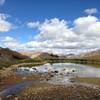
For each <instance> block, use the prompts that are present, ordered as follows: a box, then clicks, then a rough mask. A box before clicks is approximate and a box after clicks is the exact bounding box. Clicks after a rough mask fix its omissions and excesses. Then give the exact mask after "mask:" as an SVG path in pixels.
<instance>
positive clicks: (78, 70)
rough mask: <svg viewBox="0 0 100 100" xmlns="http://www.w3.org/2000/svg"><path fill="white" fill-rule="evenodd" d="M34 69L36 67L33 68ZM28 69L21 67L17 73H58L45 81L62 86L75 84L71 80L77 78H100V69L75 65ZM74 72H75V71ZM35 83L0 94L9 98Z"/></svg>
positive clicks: (44, 66) (15, 86)
mask: <svg viewBox="0 0 100 100" xmlns="http://www.w3.org/2000/svg"><path fill="white" fill-rule="evenodd" d="M32 68H33V69H34V67H32ZM32 68H28V67H20V68H18V69H17V70H16V72H17V73H20V74H30V73H31V74H32V73H48V72H49V71H58V72H57V73H54V75H53V77H51V78H50V79H49V80H48V81H43V82H47V83H51V84H61V85H70V84H73V82H72V81H71V78H74V77H76V76H78V77H94V78H95V77H98V78H100V68H94V67H91V66H85V65H81V64H73V63H55V64H53V65H50V64H45V65H42V66H36V67H35V68H36V69H37V70H33V69H32ZM64 69H67V71H68V72H67V74H66V73H65V74H64V72H63V70H64ZM73 70H74V71H73ZM32 83H34V82H33V81H27V82H23V83H19V84H15V85H13V86H10V87H8V88H7V89H5V90H4V91H2V92H0V96H2V95H3V96H8V95H11V94H13V93H16V92H17V91H20V90H21V89H23V88H25V87H28V86H30V85H31V84H32Z"/></svg>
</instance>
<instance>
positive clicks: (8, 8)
mask: <svg viewBox="0 0 100 100" xmlns="http://www.w3.org/2000/svg"><path fill="white" fill-rule="evenodd" d="M0 2H1V3H0V13H1V14H4V16H6V18H5V19H3V20H5V21H7V22H9V23H10V24H11V25H13V28H11V29H9V30H7V31H4V30H3V31H0V37H1V38H6V37H11V38H13V39H16V40H17V41H19V42H20V43H28V42H30V41H34V37H37V35H38V34H41V29H40V26H39V27H31V28H30V27H28V25H27V24H28V23H30V22H34V23H35V22H38V23H39V24H40V23H42V24H43V23H45V19H48V20H51V19H54V18H57V19H58V20H59V21H61V20H64V21H67V22H68V27H69V28H73V27H75V26H74V21H75V20H76V19H78V18H81V17H83V16H85V17H86V16H94V17H96V18H97V19H99V17H100V13H99V11H100V0H0ZM86 9H89V11H90V10H93V12H92V13H91V14H90V13H89V12H88V13H87V12H85V10H86ZM94 9H95V10H96V11H94ZM90 12H91V11H90ZM98 22H99V21H98ZM42 24H41V26H42ZM42 31H43V28H42ZM46 34H48V33H46ZM45 40H46V39H45ZM37 41H39V40H37ZM1 45H3V43H2V44H1Z"/></svg>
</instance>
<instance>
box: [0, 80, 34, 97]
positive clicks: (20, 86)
mask: <svg viewBox="0 0 100 100" xmlns="http://www.w3.org/2000/svg"><path fill="white" fill-rule="evenodd" d="M32 83H33V81H28V82H22V83H18V84H15V85H12V86H9V87H8V88H7V89H5V90H3V91H2V92H0V96H4V97H5V96H8V95H11V94H13V93H16V92H17V91H20V90H22V89H23V88H25V87H29V86H30V85H31V84H32Z"/></svg>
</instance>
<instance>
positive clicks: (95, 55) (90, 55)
mask: <svg viewBox="0 0 100 100" xmlns="http://www.w3.org/2000/svg"><path fill="white" fill-rule="evenodd" d="M79 57H80V58H83V59H88V60H100V50H95V51H91V52H87V53H83V54H81V55H79Z"/></svg>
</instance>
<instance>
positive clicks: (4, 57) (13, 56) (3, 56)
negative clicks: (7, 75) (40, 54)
mask: <svg viewBox="0 0 100 100" xmlns="http://www.w3.org/2000/svg"><path fill="white" fill-rule="evenodd" d="M28 58H29V57H27V56H25V55H22V54H20V53H18V52H16V51H13V50H10V49H9V48H1V47H0V67H7V66H9V65H11V64H14V63H17V62H18V61H20V60H24V59H28Z"/></svg>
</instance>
